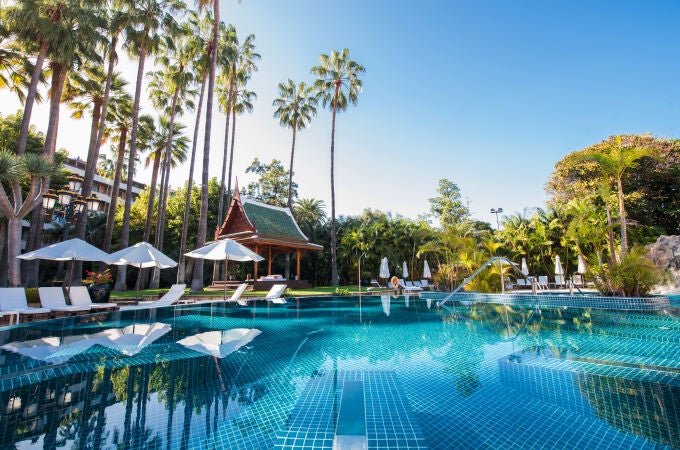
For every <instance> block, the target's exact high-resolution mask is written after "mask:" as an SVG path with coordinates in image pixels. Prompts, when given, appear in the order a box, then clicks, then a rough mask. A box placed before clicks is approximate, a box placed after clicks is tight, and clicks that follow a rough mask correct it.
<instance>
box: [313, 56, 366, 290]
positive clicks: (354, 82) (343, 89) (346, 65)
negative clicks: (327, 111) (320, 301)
mask: <svg viewBox="0 0 680 450" xmlns="http://www.w3.org/2000/svg"><path fill="white" fill-rule="evenodd" d="M365 71H366V69H364V66H362V65H361V64H358V63H357V62H355V61H352V60H351V59H349V50H348V49H346V48H345V49H343V50H342V51H341V52H337V51H335V50H333V51H332V52H331V54H330V55H325V54H322V55H320V56H319V65H318V66H315V67H312V73H314V74H315V75H316V76H317V80H316V81H315V82H314V87H315V88H316V89H317V91H318V92H319V95H320V96H321V103H322V104H323V106H324V107H330V108H331V110H332V112H333V119H332V125H331V284H332V285H333V286H337V285H338V261H337V254H336V231H335V115H336V113H337V112H338V111H344V110H346V109H347V106H348V105H349V104H350V103H351V104H353V105H355V104H356V103H357V101H358V99H359V92H360V91H361V80H360V79H359V76H360V75H362V74H363V73H364V72H365Z"/></svg>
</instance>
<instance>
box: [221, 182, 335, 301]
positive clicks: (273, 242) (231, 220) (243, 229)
mask: <svg viewBox="0 0 680 450" xmlns="http://www.w3.org/2000/svg"><path fill="white" fill-rule="evenodd" d="M225 238H229V239H233V240H235V241H237V242H238V243H240V244H243V245H245V246H246V247H248V248H249V249H251V250H252V251H254V252H255V253H257V254H259V255H261V256H262V257H264V258H265V259H266V264H267V275H266V276H262V277H259V276H258V269H259V267H258V263H257V262H255V263H254V270H253V278H254V289H256V290H261V289H269V287H270V286H271V285H272V284H275V283H277V282H278V283H280V282H281V281H279V280H278V277H277V276H276V275H274V274H272V259H273V258H274V257H275V256H276V255H280V254H286V253H293V254H295V255H296V258H295V259H296V274H297V275H296V276H295V279H294V280H286V281H285V283H286V284H287V285H288V287H293V288H305V287H311V285H310V283H309V282H308V281H305V280H301V279H300V260H301V259H302V253H303V252H309V251H314V252H319V251H322V250H323V247H322V246H321V245H317V244H313V243H311V242H309V239H308V238H307V236H305V234H304V233H303V232H302V230H300V227H299V226H298V224H297V222H296V221H295V218H294V217H293V213H292V212H291V210H290V208H282V207H278V206H272V205H267V204H265V203H260V202H256V201H253V200H250V199H241V195H240V193H239V191H238V184H237V185H236V186H235V188H234V196H233V197H232V199H231V203H230V205H229V210H228V211H227V216H226V218H225V219H224V223H222V226H221V227H220V228H219V229H218V230H217V231H216V232H215V240H219V239H225ZM261 264H263V263H261Z"/></svg>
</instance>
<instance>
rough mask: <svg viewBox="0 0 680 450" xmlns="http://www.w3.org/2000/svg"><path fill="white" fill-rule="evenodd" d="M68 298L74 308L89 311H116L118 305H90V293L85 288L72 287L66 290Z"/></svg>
mask: <svg viewBox="0 0 680 450" xmlns="http://www.w3.org/2000/svg"><path fill="white" fill-rule="evenodd" d="M68 296H69V298H70V299H71V304H72V305H75V306H83V307H88V308H90V310H91V311H93V312H94V311H98V310H102V311H105V310H109V309H111V310H113V309H118V305H117V304H115V303H92V299H91V298H90V293H89V292H88V291H87V287H85V286H72V287H70V288H69V290H68Z"/></svg>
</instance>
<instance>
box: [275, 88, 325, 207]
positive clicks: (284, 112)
mask: <svg viewBox="0 0 680 450" xmlns="http://www.w3.org/2000/svg"><path fill="white" fill-rule="evenodd" d="M317 102H318V99H317V98H316V96H314V95H313V87H312V86H307V85H306V84H305V82H304V81H302V82H300V83H299V84H295V82H294V81H293V80H291V79H290V78H289V79H288V81H287V82H286V83H279V98H277V99H275V100H274V102H273V106H274V108H275V109H274V117H278V118H279V124H280V125H281V126H282V127H288V128H290V129H292V130H293V143H292V145H291V147H290V167H289V169H288V171H289V172H290V177H289V179H288V207H289V208H290V207H292V194H293V190H292V188H293V161H294V159H295V135H296V133H297V130H303V129H305V128H306V127H307V125H309V123H310V122H311V121H312V116H315V115H316V104H317Z"/></svg>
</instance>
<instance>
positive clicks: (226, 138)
mask: <svg viewBox="0 0 680 450" xmlns="http://www.w3.org/2000/svg"><path fill="white" fill-rule="evenodd" d="M232 83H233V77H232V79H231V80H230V81H229V95H228V98H227V114H226V116H227V118H226V125H225V127H224V152H223V154H222V178H221V179H220V194H219V201H218V203H217V224H216V231H217V230H219V228H220V225H222V220H223V214H224V197H225V192H224V191H225V185H224V182H225V177H226V175H227V159H228V155H229V119H230V118H231V109H232V108H231V105H232V102H233V96H232V93H231V85H232ZM230 170H231V166H230ZM229 179H230V181H231V171H230V172H229ZM226 195H229V191H227V193H226ZM228 205H229V204H228V203H227V207H229V206H228ZM219 272H220V262H219V261H215V263H214V264H213V280H217V279H219ZM225 281H226V280H225Z"/></svg>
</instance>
